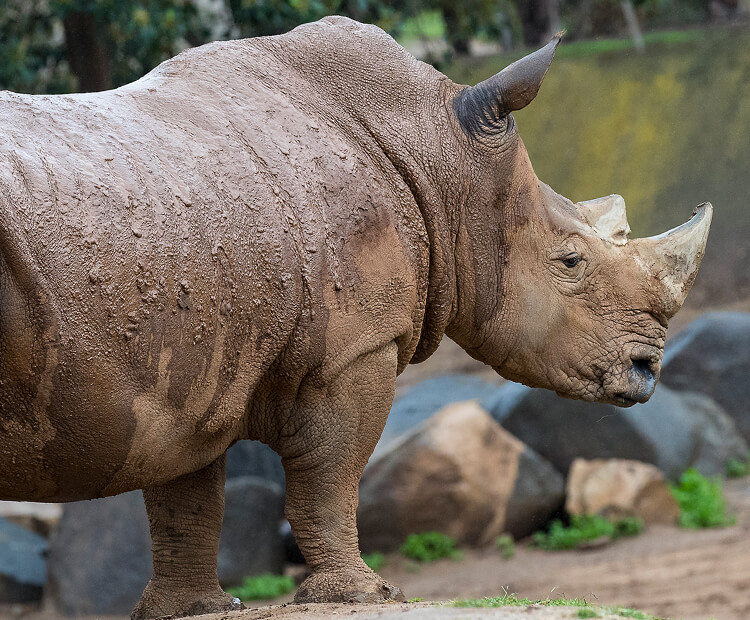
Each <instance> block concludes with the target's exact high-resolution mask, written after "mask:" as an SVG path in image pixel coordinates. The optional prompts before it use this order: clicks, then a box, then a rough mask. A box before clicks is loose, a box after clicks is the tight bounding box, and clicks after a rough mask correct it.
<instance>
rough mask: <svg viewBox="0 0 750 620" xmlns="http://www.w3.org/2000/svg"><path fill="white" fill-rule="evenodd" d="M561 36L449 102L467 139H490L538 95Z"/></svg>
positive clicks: (465, 90)
mask: <svg viewBox="0 0 750 620" xmlns="http://www.w3.org/2000/svg"><path fill="white" fill-rule="evenodd" d="M561 38H562V33H559V34H557V35H555V36H554V37H553V39H552V40H551V41H550V42H549V43H547V45H545V46H544V47H543V48H541V49H538V50H537V51H536V52H534V53H532V54H529V55H528V56H524V57H523V58H521V59H520V60H517V61H516V62H514V63H513V64H511V65H508V66H507V67H505V69H503V70H502V71H500V73H497V74H495V75H493V76H492V77H491V78H489V79H487V80H485V81H484V82H480V83H479V84H477V85H476V86H469V87H467V88H465V89H463V90H462V91H461V92H460V93H459V94H458V96H457V97H456V99H455V100H454V102H453V108H454V110H455V112H456V115H457V116H458V120H459V122H460V123H461V127H462V128H463V130H464V131H465V132H466V133H467V134H468V135H469V136H471V137H475V138H476V137H479V136H481V135H482V134H484V135H491V134H493V133H496V132H497V131H500V130H501V129H502V128H503V127H504V123H503V122H502V121H503V119H504V118H505V117H506V116H507V115H508V114H510V113H511V112H513V111H514V110H520V109H521V108H525V107H526V106H527V105H529V103H531V102H532V100H533V99H534V97H536V95H537V93H538V92H539V88H540V87H541V85H542V80H544V76H545V75H546V74H547V70H548V69H549V66H550V64H551V63H552V59H553V58H554V56H555V49H556V48H557V46H558V44H559V43H560V39H561Z"/></svg>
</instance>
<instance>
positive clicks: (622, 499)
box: [565, 459, 680, 525]
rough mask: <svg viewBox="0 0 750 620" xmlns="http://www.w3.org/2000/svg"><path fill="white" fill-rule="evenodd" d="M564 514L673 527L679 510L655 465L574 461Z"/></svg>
mask: <svg viewBox="0 0 750 620" xmlns="http://www.w3.org/2000/svg"><path fill="white" fill-rule="evenodd" d="M565 510H567V512H568V513H569V514H571V515H600V516H602V517H607V518H608V519H611V520H613V521H614V520H618V519H622V518H624V517H640V518H641V519H643V521H644V522H645V523H646V524H652V523H665V524H670V525H671V524H674V523H675V521H676V520H677V518H678V517H679V516H680V507H679V505H678V504H677V501H676V500H675V498H674V497H673V496H672V493H671V492H670V491H669V487H668V485H667V481H666V480H665V479H664V474H662V472H661V471H660V470H659V469H658V468H657V467H656V466H654V465H650V464H648V463H641V462H640V461H630V460H625V459H594V460H591V461H587V460H585V459H576V460H575V461H573V464H572V465H571V467H570V475H569V476H568V483H567V499H566V501H565Z"/></svg>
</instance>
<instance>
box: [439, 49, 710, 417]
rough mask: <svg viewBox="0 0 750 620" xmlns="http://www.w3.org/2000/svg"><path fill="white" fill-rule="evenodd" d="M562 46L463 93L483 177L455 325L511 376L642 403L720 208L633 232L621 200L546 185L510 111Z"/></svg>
mask: <svg viewBox="0 0 750 620" xmlns="http://www.w3.org/2000/svg"><path fill="white" fill-rule="evenodd" d="M558 42H559V38H556V39H554V40H553V41H552V42H550V43H549V44H548V45H547V46H546V47H544V48H542V49H540V50H538V51H537V52H535V53H533V54H531V55H529V56H527V57H525V58H523V59H521V60H519V61H517V62H515V63H513V64H512V65H510V66H509V67H507V68H506V69H504V70H503V71H501V72H500V73H498V74H497V75H495V76H493V77H491V78H490V79H488V80H486V81H485V82H482V83H480V84H478V85H476V86H473V87H463V88H462V89H460V90H458V91H457V92H456V94H455V97H454V98H453V100H452V109H453V113H454V115H455V119H456V120H457V125H458V126H460V131H459V130H457V131H456V133H457V134H458V136H459V137H458V139H459V141H461V143H462V146H461V148H462V157H463V159H464V161H465V164H466V168H467V169H470V170H471V173H470V174H471V179H470V181H469V182H468V183H467V184H466V187H467V189H466V193H465V196H464V198H463V204H464V213H465V216H464V217H463V218H462V222H461V225H460V227H459V232H458V234H457V237H456V242H455V243H456V256H457V260H456V281H457V283H458V284H457V294H456V302H454V306H455V308H454V313H455V315H454V318H453V320H452V323H451V325H450V326H449V329H448V330H447V333H448V335H449V336H450V337H451V338H453V339H454V340H456V341H457V342H458V343H459V344H460V345H462V346H463V348H464V349H466V350H467V351H468V352H469V353H470V354H471V355H472V356H473V357H475V358H477V359H479V360H481V361H483V362H485V363H487V364H490V365H491V366H493V367H494V368H495V370H497V372H499V373H500V374H501V375H503V376H504V377H506V378H508V379H512V380H515V381H519V382H522V383H525V384H527V385H531V386H535V387H544V388H548V389H552V390H555V391H556V392H557V393H558V394H560V395H561V396H566V397H570V398H578V399H582V400H588V401H593V400H596V401H604V402H610V403H613V404H616V405H620V406H630V405H633V404H635V403H637V402H645V401H646V400H648V399H649V397H650V396H651V394H652V393H653V391H654V387H655V384H656V382H657V380H658V378H659V372H660V369H661V359H662V353H663V349H664V341H665V336H666V330H667V322H668V320H669V319H670V318H671V317H672V316H674V314H675V313H676V312H677V311H678V310H679V308H680V306H681V305H682V303H683V301H684V300H685V296H686V295H687V293H688V291H689V289H690V287H691V286H692V284H693V281H694V279H695V276H696V273H697V270H698V267H699V265H700V262H701V259H702V257H703V254H704V250H705V245H706V238H707V236H708V230H709V226H710V222H711V214H712V207H711V205H710V204H708V203H706V204H703V205H701V206H699V207H698V208H697V209H696V211H695V212H694V214H693V217H692V218H691V219H690V221H688V222H687V223H685V224H683V225H682V226H679V227H677V228H675V229H673V230H670V231H669V232H666V233H664V234H662V235H658V236H656V237H649V238H645V239H632V240H631V239H629V238H628V237H629V233H630V227H629V226H628V222H627V219H626V216H625V202H624V200H623V199H622V198H621V197H620V196H617V195H612V196H607V197H606V198H599V199H596V200H589V201H587V202H580V203H577V204H574V203H573V202H571V201H570V200H568V199H567V198H565V197H563V196H560V195H559V194H557V193H555V192H554V191H553V190H552V189H551V188H550V187H548V186H547V185H545V184H544V183H542V182H540V181H539V179H538V178H537V177H536V175H535V174H534V171H533V168H532V166H531V163H530V161H529V158H528V155H527V152H526V149H525V147H524V144H523V142H522V141H521V138H520V137H519V135H518V132H517V130H516V126H515V123H514V121H513V117H512V116H511V112H512V111H514V110H519V109H521V108H523V107H524V106H526V105H527V104H528V103H530V102H531V101H532V100H533V99H534V97H535V96H536V94H537V92H538V90H539V87H540V85H541V82H542V79H543V78H544V75H545V73H546V72H547V69H548V67H549V65H550V63H551V61H552V57H553V55H554V51H555V47H556V46H557V44H558ZM490 265H491V266H496V268H492V267H489V266H490Z"/></svg>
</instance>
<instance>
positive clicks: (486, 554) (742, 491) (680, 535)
mask: <svg viewBox="0 0 750 620" xmlns="http://www.w3.org/2000/svg"><path fill="white" fill-rule="evenodd" d="M725 491H726V495H727V499H728V501H729V504H730V506H731V510H732V511H733V513H734V514H735V515H736V516H737V524H736V525H734V526H732V527H727V528H720V529H712V530H683V529H680V528H677V527H670V526H663V525H662V526H651V527H649V528H648V529H647V530H646V531H645V532H644V533H643V534H641V535H640V536H636V537H634V538H632V539H624V540H619V541H617V542H615V543H612V544H610V545H608V546H605V547H602V548H599V549H592V550H588V551H561V552H554V553H550V552H544V551H538V550H534V549H529V548H528V546H526V545H523V544H520V545H518V546H517V548H516V555H515V557H514V558H512V559H511V560H503V559H502V558H501V557H500V555H499V553H497V552H496V551H495V550H494V549H486V550H477V551H467V552H465V553H464V557H463V559H462V560H461V561H460V562H454V561H450V560H445V561H441V562H437V563H435V564H432V565H426V566H420V567H417V568H415V567H414V565H413V564H411V563H409V562H407V561H406V560H403V559H402V558H399V557H397V556H392V557H391V558H390V561H389V564H388V565H387V566H386V567H385V568H384V569H382V570H381V571H380V572H381V574H382V575H383V577H385V578H386V579H387V580H389V581H392V582H394V583H397V584H399V585H400V586H401V587H402V588H403V590H404V592H405V594H406V596H407V597H410V598H412V597H424V599H425V600H427V601H446V600H450V599H455V598H470V597H482V596H493V595H497V594H500V593H501V592H502V590H503V589H504V588H507V590H508V591H509V592H515V593H516V594H518V595H519V596H520V597H528V598H530V599H532V600H534V599H546V598H557V597H559V596H565V597H567V598H585V599H586V600H587V601H589V602H590V603H594V604H598V605H602V606H607V607H608V606H615V605H618V606H623V607H631V608H635V609H640V610H642V611H647V612H650V613H652V614H654V615H656V616H659V617H663V618H682V619H683V620H709V619H711V618H714V619H715V620H748V619H749V618H750V478H745V479H740V480H732V481H728V482H727V483H726V486H725ZM552 612H553V614H554V613H559V614H561V615H557V616H555V615H552V616H551V617H553V618H564V617H566V616H565V615H562V612H559V610H558V611H555V610H552ZM344 613H346V612H344ZM242 617H243V620H249V619H250V618H252V619H253V620H254V619H255V618H261V617H268V618H274V617H276V616H275V615H269V616H255V615H247V616H242ZM279 617H280V618H283V617H284V616H279ZM353 617H366V616H359V615H356V614H355V615H354V616H353ZM435 617H437V616H435ZM461 617H462V618H465V617H468V616H466V615H462V616H461ZM518 617H519V618H529V617H530V616H528V615H519V616H518ZM216 620H219V619H218V618H216ZM284 620H286V618H285V619H284Z"/></svg>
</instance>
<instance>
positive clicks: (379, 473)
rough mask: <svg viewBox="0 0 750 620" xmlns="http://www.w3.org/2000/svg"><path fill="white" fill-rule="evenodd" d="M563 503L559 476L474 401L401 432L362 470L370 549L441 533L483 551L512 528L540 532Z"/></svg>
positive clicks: (365, 539)
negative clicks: (416, 535) (414, 536)
mask: <svg viewBox="0 0 750 620" xmlns="http://www.w3.org/2000/svg"><path fill="white" fill-rule="evenodd" d="M524 453H526V454H525V455H524ZM521 474H523V475H524V476H526V479H525V480H524V481H519V475H521ZM563 497H564V487H563V481H562V478H561V477H560V475H559V474H557V473H556V472H555V471H554V469H553V468H552V467H551V466H550V465H549V464H548V463H545V462H544V461H543V459H541V457H539V455H537V454H534V453H533V452H531V451H530V450H529V449H528V448H527V447H526V446H524V445H523V444H522V443H521V442H520V441H518V440H517V439H516V438H515V437H513V436H512V435H510V434H509V433H507V432H505V431H503V429H502V428H500V427H499V426H498V425H497V424H496V423H495V422H494V421H493V420H492V418H491V417H490V416H489V415H488V414H487V412H485V411H484V410H482V408H481V407H479V405H478V404H477V403H476V402H473V401H469V402H461V403H456V404H452V405H449V406H447V407H445V408H443V409H441V410H440V411H439V412H438V413H437V414H435V415H434V416H432V417H431V418H429V419H428V420H425V421H424V422H422V423H421V424H419V425H418V426H416V427H414V428H413V429H412V430H411V431H409V432H407V433H406V434H404V435H403V436H402V437H400V438H399V439H398V440H397V441H396V442H394V443H392V444H391V445H390V446H388V447H387V448H386V449H384V450H383V451H382V452H381V454H380V455H379V456H377V457H376V458H374V459H373V461H372V462H371V463H370V465H368V467H367V468H366V469H365V472H364V475H363V477H362V482H361V484H360V502H359V512H358V527H359V534H360V544H361V546H362V549H363V550H365V551H389V550H392V549H395V548H397V547H398V546H400V545H401V544H402V543H403V542H404V540H405V539H406V537H407V536H408V535H409V534H412V533H418V532H426V531H433V530H436V531H440V532H443V533H445V534H448V535H450V536H452V537H453V538H454V539H456V541H457V542H459V543H461V544H467V545H484V544H487V543H488V542H491V541H493V540H494V539H495V538H496V537H497V536H498V535H499V534H501V533H503V532H505V531H508V529H509V527H512V528H513V529H515V530H516V531H514V532H512V533H514V534H516V535H522V534H524V533H528V531H530V530H531V529H535V528H536V527H538V525H539V524H542V523H544V521H546V519H547V518H548V517H549V516H550V515H551V514H552V513H553V512H555V510H557V509H558V507H559V506H561V505H562V502H563Z"/></svg>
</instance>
